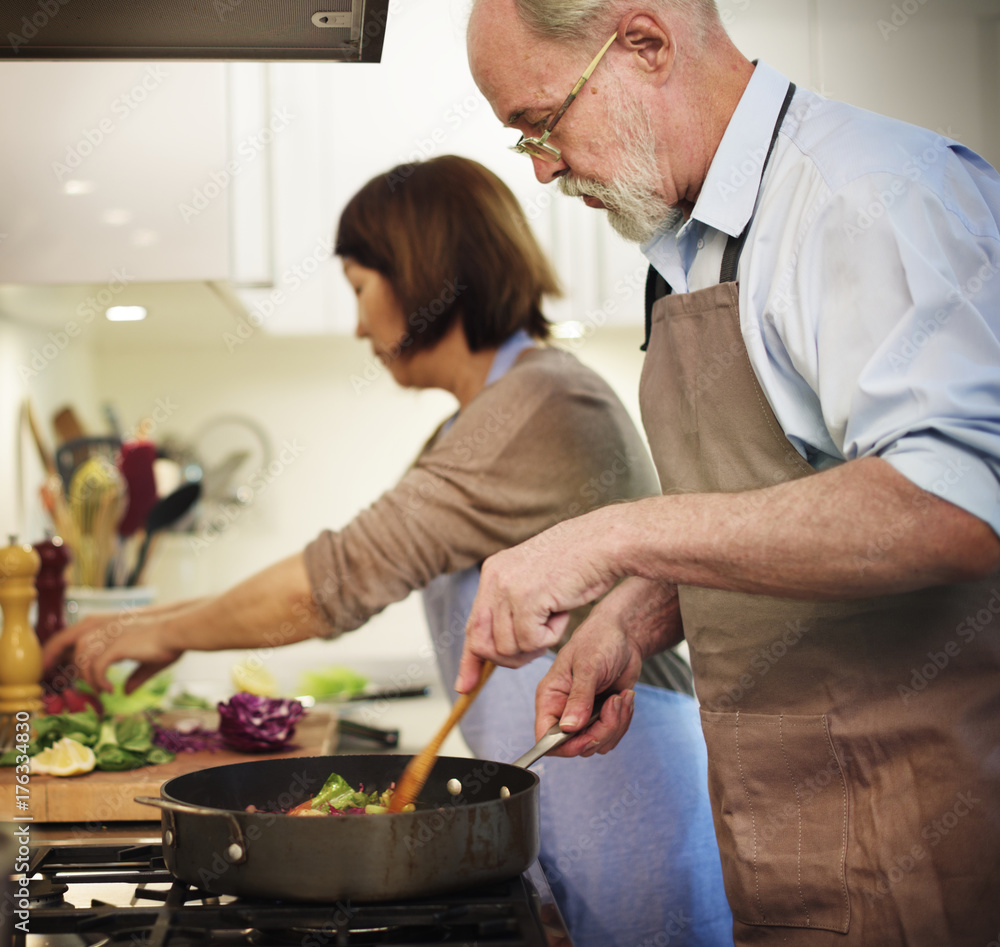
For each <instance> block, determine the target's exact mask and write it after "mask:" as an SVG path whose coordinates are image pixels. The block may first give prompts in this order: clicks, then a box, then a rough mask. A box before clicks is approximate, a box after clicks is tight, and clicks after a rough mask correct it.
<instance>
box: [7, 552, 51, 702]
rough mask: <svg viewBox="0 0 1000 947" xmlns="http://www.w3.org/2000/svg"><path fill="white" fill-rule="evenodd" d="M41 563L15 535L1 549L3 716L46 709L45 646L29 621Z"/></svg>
mask: <svg viewBox="0 0 1000 947" xmlns="http://www.w3.org/2000/svg"><path fill="white" fill-rule="evenodd" d="M40 565H41V560H40V559H39V557H38V553H37V552H35V550H34V549H32V548H31V546H29V545H28V544H27V543H18V542H17V538H16V537H14V536H11V537H10V545H9V546H5V547H3V548H2V549H0V609H2V611H3V630H2V631H0V716H4V715H13V714H16V713H19V712H21V711H27V712H28V713H37V712H38V711H40V710H41V709H42V700H41V697H42V686H41V680H42V648H41V645H40V644H39V643H38V636H37V635H36V634H35V629H34V628H32V627H31V624H30V622H29V621H28V609H29V608H30V607H31V603H32V602H33V601H34V600H35V576H36V575H37V574H38V568H39V566H40Z"/></svg>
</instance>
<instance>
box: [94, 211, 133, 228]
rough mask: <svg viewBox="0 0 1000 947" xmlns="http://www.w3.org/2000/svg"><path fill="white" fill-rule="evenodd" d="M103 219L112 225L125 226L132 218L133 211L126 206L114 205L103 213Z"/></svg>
mask: <svg viewBox="0 0 1000 947" xmlns="http://www.w3.org/2000/svg"><path fill="white" fill-rule="evenodd" d="M101 220H103V221H104V223H106V224H109V225H110V226H112V227H123V226H124V225H125V224H127V223H130V222H131V220H132V211H130V210H126V209H125V208H124V207H112V208H109V209H108V210H106V211H105V212H104V213H103V214H101Z"/></svg>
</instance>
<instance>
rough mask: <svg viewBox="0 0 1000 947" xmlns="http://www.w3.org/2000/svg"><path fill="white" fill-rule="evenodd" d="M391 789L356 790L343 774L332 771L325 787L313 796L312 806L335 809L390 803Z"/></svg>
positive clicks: (314, 807)
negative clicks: (383, 790)
mask: <svg viewBox="0 0 1000 947" xmlns="http://www.w3.org/2000/svg"><path fill="white" fill-rule="evenodd" d="M389 795H390V794H389V791H388V790H386V791H385V792H383V793H380V792H379V791H378V790H375V791H374V792H369V793H365V792H355V791H354V790H353V789H352V788H351V786H350V784H349V783H348V782H347V780H346V779H344V777H343V776H338V775H337V774H336V773H331V774H330V776H329V778H328V779H327V781H326V782H325V783H323V788H322V789H321V790H320V791H319V792H318V793H316V795H315V796H313V801H312V808H313V809H322V808H323V807H324V806H330V807H332V808H334V809H352V808H364V807H365V806H385V805H388V797H389Z"/></svg>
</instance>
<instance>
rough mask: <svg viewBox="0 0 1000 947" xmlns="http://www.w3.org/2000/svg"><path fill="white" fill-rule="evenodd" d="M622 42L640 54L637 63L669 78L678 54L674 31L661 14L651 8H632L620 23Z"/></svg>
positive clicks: (648, 71)
mask: <svg viewBox="0 0 1000 947" xmlns="http://www.w3.org/2000/svg"><path fill="white" fill-rule="evenodd" d="M618 42H619V43H621V44H622V45H623V46H624V47H625V49H626V50H627V51H628V52H629V53H630V54H634V55H635V57H636V63H637V65H639V67H640V68H641V69H642V70H643V71H644V72H646V73H647V74H648V75H650V76H652V75H659V76H660V78H662V79H666V77H667V76H668V75H669V73H670V70H671V68H672V67H673V64H674V57H675V56H676V55H677V43H676V40H675V34H674V31H673V30H672V29H671V28H670V27H669V26H668V25H667V24H665V23H664V22H663V21H662V20H661V19H660V18H659V17H658V16H656V15H655V14H653V13H648V12H642V11H639V12H636V11H633V12H630V13H628V14H626V15H625V16H624V17H622V19H621V22H620V23H619V24H618Z"/></svg>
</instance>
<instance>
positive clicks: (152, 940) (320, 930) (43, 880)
mask: <svg viewBox="0 0 1000 947" xmlns="http://www.w3.org/2000/svg"><path fill="white" fill-rule="evenodd" d="M38 829H41V826H39V827H38ZM52 830H53V827H52V826H47V827H46V831H45V832H44V833H42V832H39V831H37V830H36V831H34V832H33V833H32V845H31V854H30V868H29V872H28V877H27V880H26V881H22V880H21V879H20V878H17V879H15V880H13V881H12V882H11V885H13V895H14V900H13V901H6V898H5V899H4V900H5V901H6V903H4V904H2V905H0V908H2V909H7V908H8V906H9V905H13V906H14V907H15V909H16V908H18V907H22V908H23V906H24V905H22V904H20V903H19V902H21V900H22V898H25V893H24V889H25V888H26V889H27V893H26V901H27V910H28V922H27V928H28V929H27V932H25V930H24V928H23V927H22V928H20V929H14V930H13V931H12V934H13V939H12V940H11V939H9V938H8V940H7V941H6V943H4V942H2V939H0V947H8V945H9V944H12V945H13V947H105V945H106V947H113V945H130V947H132V945H136V947H137V945H155V947H195V945H197V947H205V945H216V944H254V945H291V944H294V945H295V947H336V945H341V944H344V945H376V944H377V945H387V947H390V945H396V947H404V945H405V947H410V945H417V944H452V945H459V944H467V945H477V947H479V945H482V947H572V942H571V940H570V939H569V936H568V934H567V933H566V929H565V925H564V924H563V920H562V917H561V915H560V914H559V909H558V908H557V906H556V904H555V901H554V899H553V897H552V892H551V890H550V889H549V886H548V883H547V882H546V880H545V876H544V874H543V872H542V870H541V868H540V866H539V865H538V863H537V862H536V863H534V864H533V865H532V866H531V868H529V870H528V871H526V872H525V873H524V874H523V875H520V876H518V877H515V878H511V879H509V880H507V881H503V882H499V883H496V884H490V885H486V886H483V887H479V888H476V889H473V890H466V891H459V892H455V893H453V894H448V895H443V896H434V897H427V898H419V899H407V900H402V901H398V902H379V903H370V904H368V903H366V904H360V903H352V902H348V901H342V902H338V903H335V904H315V903H303V902H290V901H262V900H253V899H248V898H236V897H231V896H228V895H221V896H220V895H213V894H210V893H208V892H205V891H201V890H199V889H198V888H195V887H193V886H191V885H189V884H187V883H186V882H183V881H178V880H177V879H175V878H174V877H173V876H172V875H171V874H170V872H169V871H168V870H167V869H166V867H165V865H164V861H163V854H162V847H161V843H160V838H159V835H158V833H156V832H155V831H152V830H151V831H148V832H145V833H135V834H129V833H127V832H122V831H116V832H112V833H111V835H112V836H117V837H116V838H115V837H101V836H100V835H96V836H95V835H88V837H87V838H85V839H81V838H73V837H62V838H60V837H58V833H54V832H53V831H52ZM42 835H44V836H46V837H43V838H39V837H38V836H42ZM7 897H9V895H8V896H7ZM6 913H7V911H6V910H0V914H6ZM10 920H13V921H15V922H16V921H17V920H18V916H17V915H16V914H15V915H13V917H12V918H11V917H8V923H9V921H10ZM0 930H3V927H2V925H0Z"/></svg>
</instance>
